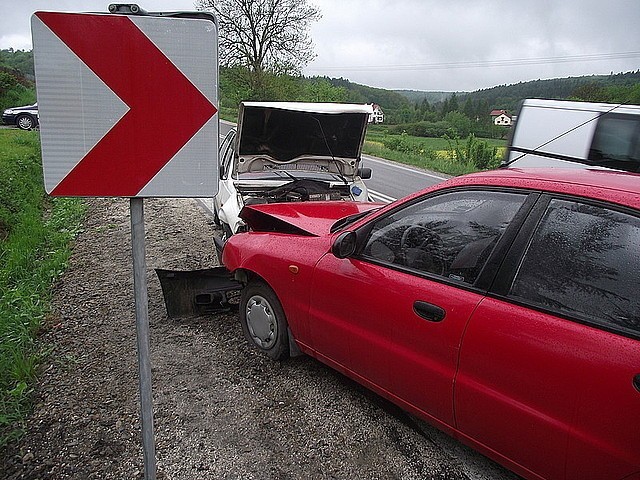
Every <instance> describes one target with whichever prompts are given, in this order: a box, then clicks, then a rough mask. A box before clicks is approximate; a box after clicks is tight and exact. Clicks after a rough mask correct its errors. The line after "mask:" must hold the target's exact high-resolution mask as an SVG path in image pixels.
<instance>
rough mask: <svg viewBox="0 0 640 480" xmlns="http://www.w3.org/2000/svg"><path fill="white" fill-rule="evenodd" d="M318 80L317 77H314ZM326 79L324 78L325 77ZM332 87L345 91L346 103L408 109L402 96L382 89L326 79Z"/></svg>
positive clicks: (408, 102)
mask: <svg viewBox="0 0 640 480" xmlns="http://www.w3.org/2000/svg"><path fill="white" fill-rule="evenodd" d="M315 78H318V77H315ZM325 78H326V77H325ZM326 80H328V81H329V82H330V83H331V85H333V86H334V87H341V88H344V89H345V90H346V91H347V101H348V102H353V103H377V104H379V105H382V106H383V109H385V108H386V109H390V110H399V109H401V108H405V107H409V105H410V103H411V102H410V101H409V100H408V99H407V97H405V96H404V95H401V94H399V93H398V92H395V91H393V90H385V89H384V88H374V87H368V86H366V85H360V84H359V83H353V82H350V81H349V80H346V79H344V78H326Z"/></svg>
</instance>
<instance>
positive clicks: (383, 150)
mask: <svg viewBox="0 0 640 480" xmlns="http://www.w3.org/2000/svg"><path fill="white" fill-rule="evenodd" d="M475 141H476V143H477V142H486V144H487V145H488V146H489V147H496V148H497V152H496V158H495V160H494V162H493V164H494V166H497V164H498V163H499V159H500V158H501V157H502V155H503V153H504V148H505V146H506V142H505V141H504V140H496V139H492V138H479V139H475ZM467 142H468V140H467V139H463V140H458V144H459V146H463V145H465V144H466V143H467ZM455 146H456V143H455V140H447V139H446V138H429V137H413V136H411V135H406V134H403V135H396V134H388V133H386V132H385V131H384V129H382V128H380V127H379V126H378V127H377V128H376V127H374V128H369V129H368V131H367V136H366V140H365V144H364V148H363V151H364V153H366V154H369V155H374V156H376V157H381V158H386V159H389V160H394V161H396V162H400V163H405V164H408V165H414V166H417V167H420V168H426V169H428V170H433V171H436V172H441V173H446V174H448V175H462V174H465V173H472V172H476V171H478V168H477V167H476V165H475V164H474V163H473V162H472V161H468V160H467V159H460V158H457V157H456V152H455Z"/></svg>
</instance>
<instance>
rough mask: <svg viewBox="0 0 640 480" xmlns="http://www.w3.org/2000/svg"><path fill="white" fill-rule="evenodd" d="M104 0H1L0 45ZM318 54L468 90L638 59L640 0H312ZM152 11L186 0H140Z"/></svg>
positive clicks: (371, 73) (320, 60)
mask: <svg viewBox="0 0 640 480" xmlns="http://www.w3.org/2000/svg"><path fill="white" fill-rule="evenodd" d="M109 3H113V2H109V1H97V0H49V1H45V0H0V48H3V49H4V48H9V47H13V48H14V49H30V48H31V33H30V26H29V21H30V20H29V19H30V17H31V14H32V13H33V12H34V11H36V10H61V11H77V12H81V11H104V12H106V11H107V6H108V4H109ZM309 3H311V4H314V5H316V6H317V7H318V8H319V9H320V11H321V13H322V18H321V19H320V20H319V21H318V22H316V23H314V24H313V25H312V27H311V37H312V39H313V42H314V45H315V52H316V54H317V57H316V59H315V60H314V61H313V62H311V63H310V64H309V65H308V66H307V67H306V68H305V69H304V71H303V73H304V74H305V75H326V76H329V77H343V78H347V79H349V80H351V81H353V82H357V83H362V84H365V85H370V86H374V87H382V88H389V89H415V90H443V91H472V90H477V89H481V88H489V87H493V86H495V85H501V84H511V83H517V82H520V81H527V80H536V79H545V78H556V77H568V76H579V75H591V74H608V73H610V72H616V73H617V72H622V71H630V70H636V69H639V68H640V0H607V1H605V0H485V1H483V0H450V1H445V0H310V2H309ZM138 4H139V5H140V6H141V7H142V8H144V9H146V10H150V11H161V10H193V4H194V2H193V1H192V0H140V1H139V2H138Z"/></svg>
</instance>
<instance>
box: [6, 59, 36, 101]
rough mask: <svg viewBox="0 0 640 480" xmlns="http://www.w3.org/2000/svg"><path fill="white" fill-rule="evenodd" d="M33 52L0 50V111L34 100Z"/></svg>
mask: <svg viewBox="0 0 640 480" xmlns="http://www.w3.org/2000/svg"><path fill="white" fill-rule="evenodd" d="M34 78H35V77H34V72H33V53H32V52H31V51H30V50H29V51H25V50H13V49H12V48H10V49H7V50H0V111H4V109H6V108H9V107H17V106H22V105H29V104H32V103H34V102H35V100H36V92H35V84H34V82H33V80H34Z"/></svg>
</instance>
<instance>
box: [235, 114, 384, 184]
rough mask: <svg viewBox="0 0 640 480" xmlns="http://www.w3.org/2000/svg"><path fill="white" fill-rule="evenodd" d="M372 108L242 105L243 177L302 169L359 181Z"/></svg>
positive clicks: (238, 156)
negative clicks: (273, 171) (360, 164)
mask: <svg viewBox="0 0 640 480" xmlns="http://www.w3.org/2000/svg"><path fill="white" fill-rule="evenodd" d="M372 111H373V110H372V107H371V105H356V104H340V103H300V102H242V103H241V104H240V111H239V116H238V137H239V138H238V141H237V142H236V151H235V161H236V162H237V165H236V167H237V168H236V171H237V172H238V173H247V172H263V171H269V170H285V169H286V170H289V171H292V170H301V171H310V172H318V173H332V174H338V175H342V176H344V177H347V178H353V177H354V176H355V175H356V174H357V170H358V165H359V163H360V154H361V151H362V144H363V142H364V136H365V132H366V128H367V122H368V118H369V115H370V114H371V113H372Z"/></svg>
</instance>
